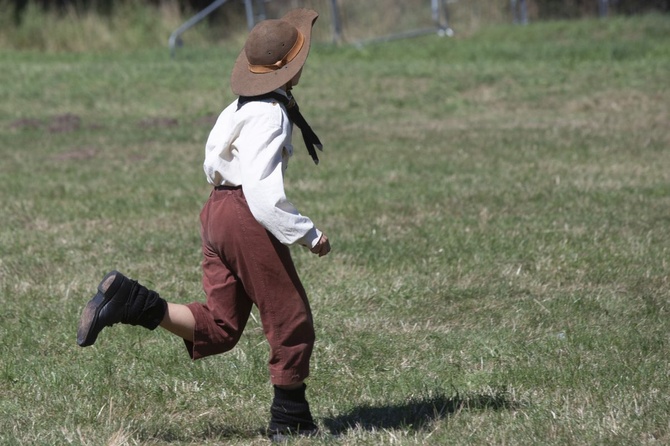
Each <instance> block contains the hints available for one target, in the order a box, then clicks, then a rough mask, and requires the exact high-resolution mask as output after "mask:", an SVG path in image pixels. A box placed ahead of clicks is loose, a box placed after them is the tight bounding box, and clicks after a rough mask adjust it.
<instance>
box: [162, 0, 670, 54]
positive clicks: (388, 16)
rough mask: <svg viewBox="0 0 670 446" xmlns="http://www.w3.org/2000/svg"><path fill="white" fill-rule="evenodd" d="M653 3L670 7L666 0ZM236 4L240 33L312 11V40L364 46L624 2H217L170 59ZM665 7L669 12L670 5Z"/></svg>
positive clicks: (601, 10) (597, 12)
mask: <svg viewBox="0 0 670 446" xmlns="http://www.w3.org/2000/svg"><path fill="white" fill-rule="evenodd" d="M641 1H642V0H638V2H637V3H638V4H641V3H640V2H641ZM649 1H651V0H649ZM655 1H656V2H657V3H658V2H666V3H668V4H670V0H655ZM235 3H237V5H239V4H240V3H243V4H244V10H245V17H244V19H242V18H241V17H240V19H239V20H236V21H235V22H234V23H237V26H240V27H244V26H245V25H246V27H247V28H249V29H250V28H251V27H252V26H253V25H254V24H255V23H257V22H258V21H260V20H263V19H265V18H278V17H281V16H282V15H284V14H285V13H286V12H288V11H289V10H291V9H294V8H299V7H304V8H311V9H315V10H317V11H319V13H320V19H319V22H318V23H317V26H316V27H315V28H314V39H315V40H317V41H322V42H335V43H339V44H354V45H364V44H366V43H368V42H374V41H384V40H391V39H397V38H406V37H412V36H416V35H420V34H425V33H438V34H440V35H448V36H451V35H453V34H454V33H459V32H460V33H469V32H472V31H475V30H477V29H479V28H481V27H483V26H487V25H490V24H500V23H511V24H521V25H523V24H528V23H529V22H532V21H534V20H544V19H552V18H570V17H581V16H584V15H592V16H600V17H606V16H607V15H608V14H610V12H611V10H612V9H614V10H615V11H616V9H617V7H618V6H619V4H624V3H625V0H563V1H557V0H553V1H549V0H243V1H241V0H235V1H232V0H215V1H213V2H212V3H211V4H210V5H209V6H208V7H207V8H205V9H204V10H203V11H201V12H200V13H198V14H197V15H196V16H194V17H192V18H191V19H190V20H188V21H187V22H185V23H184V24H183V25H182V26H181V27H179V29H177V30H175V32H174V33H173V34H172V35H171V36H170V40H169V42H170V48H171V51H172V52H173V53H174V49H175V47H176V46H179V44H180V40H181V35H182V34H183V33H185V32H186V31H187V30H188V29H190V28H191V27H193V26H195V25H196V24H197V23H199V22H200V21H202V20H203V19H205V18H206V17H207V16H208V15H209V14H210V13H212V12H214V11H216V10H219V11H218V12H219V13H220V12H221V11H224V12H225V10H226V8H229V9H230V10H232V9H233V8H232V6H233V4H235ZM652 3H653V2H652ZM650 4H651V3H650ZM667 7H668V9H670V5H669V6H667ZM238 9H239V8H238Z"/></svg>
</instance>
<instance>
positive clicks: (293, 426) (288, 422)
mask: <svg viewBox="0 0 670 446" xmlns="http://www.w3.org/2000/svg"><path fill="white" fill-rule="evenodd" d="M306 388H307V386H306V385H304V384H303V385H302V387H299V388H297V389H293V390H286V389H281V388H279V387H277V386H275V387H274V389H275V396H274V399H273V401H272V407H270V414H271V418H270V427H269V428H268V435H269V436H270V439H271V440H272V441H275V442H280V441H284V440H286V439H287V437H289V436H292V435H303V436H311V435H316V434H317V433H318V428H317V427H316V424H314V419H312V413H311V412H310V410H309V403H308V402H307V399H306V398H305V389H306Z"/></svg>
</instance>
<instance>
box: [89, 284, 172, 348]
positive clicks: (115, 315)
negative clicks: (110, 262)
mask: <svg viewBox="0 0 670 446" xmlns="http://www.w3.org/2000/svg"><path fill="white" fill-rule="evenodd" d="M166 311H167V302H166V301H165V300H164V299H162V298H161V297H160V296H159V295H158V293H156V292H155V291H151V290H149V289H147V288H145V287H144V286H142V285H140V284H139V283H137V282H136V281H134V280H130V279H128V278H127V277H125V276H124V275H123V274H121V273H120V272H118V271H112V272H111V273H108V274H107V275H106V276H105V277H104V278H103V279H102V282H100V285H98V293H97V294H96V295H95V296H93V299H91V300H90V301H89V302H88V304H86V307H85V308H84V311H83V312H82V313H81V319H80V320H79V329H78V330H77V344H79V345H80V346H81V347H86V346H89V345H93V343H94V342H95V340H96V338H97V337H98V333H100V331H101V330H102V329H103V328H105V327H110V326H112V325H114V324H116V323H118V322H120V323H123V324H130V325H141V326H143V327H145V328H148V329H150V330H153V329H154V328H156V327H158V325H159V324H160V323H161V321H162V320H163V316H165V312H166Z"/></svg>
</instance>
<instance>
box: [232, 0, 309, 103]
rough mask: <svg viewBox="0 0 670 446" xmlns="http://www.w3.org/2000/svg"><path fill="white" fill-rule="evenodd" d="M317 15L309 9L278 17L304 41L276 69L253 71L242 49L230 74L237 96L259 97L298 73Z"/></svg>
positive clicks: (307, 52)
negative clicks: (291, 56)
mask: <svg viewBox="0 0 670 446" xmlns="http://www.w3.org/2000/svg"><path fill="white" fill-rule="evenodd" d="M317 17H319V14H318V13H317V12H316V11H312V10H311V9H294V10H292V11H291V12H289V13H288V14H286V15H285V16H284V17H282V18H281V19H280V20H282V21H285V22H288V23H290V24H291V25H293V26H294V27H295V28H296V29H298V31H300V32H301V33H302V35H303V36H304V37H305V42H304V44H303V46H302V49H301V50H300V52H299V53H298V54H297V56H295V58H294V59H293V60H292V61H290V62H289V63H287V64H286V65H284V66H283V67H281V68H280V69H278V70H276V71H272V72H270V73H252V72H251V71H250V70H249V61H248V60H247V55H246V53H245V51H244V49H242V51H241V52H240V55H239V56H238V57H237V60H236V61H235V65H234V66H233V72H232V74H231V76H230V88H231V89H232V90H233V93H234V94H235V95H237V96H258V95H261V94H265V93H269V92H271V91H273V90H276V89H277V88H280V87H282V86H284V85H286V83H288V81H290V80H291V79H293V77H294V76H295V75H296V74H298V72H299V71H300V69H301V68H302V67H303V65H305V61H306V60H307V56H308V55H309V48H310V44H311V41H312V26H314V22H315V21H316V19H317Z"/></svg>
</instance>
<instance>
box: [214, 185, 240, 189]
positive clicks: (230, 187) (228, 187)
mask: <svg viewBox="0 0 670 446" xmlns="http://www.w3.org/2000/svg"><path fill="white" fill-rule="evenodd" d="M240 189H242V186H214V190H240Z"/></svg>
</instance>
